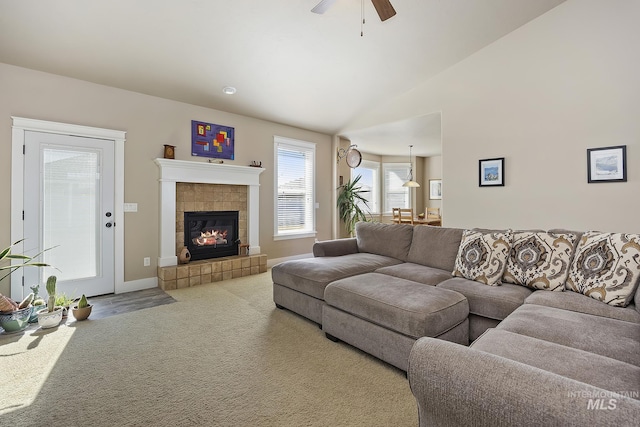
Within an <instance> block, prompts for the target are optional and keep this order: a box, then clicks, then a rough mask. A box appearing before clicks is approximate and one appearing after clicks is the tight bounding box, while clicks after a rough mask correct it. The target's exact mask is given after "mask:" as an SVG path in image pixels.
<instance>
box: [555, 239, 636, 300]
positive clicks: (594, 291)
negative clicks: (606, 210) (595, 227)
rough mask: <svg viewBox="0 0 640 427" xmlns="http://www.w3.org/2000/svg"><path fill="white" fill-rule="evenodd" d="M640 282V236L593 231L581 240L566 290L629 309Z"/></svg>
mask: <svg viewBox="0 0 640 427" xmlns="http://www.w3.org/2000/svg"><path fill="white" fill-rule="evenodd" d="M639 280H640V234H623V233H598V232H594V231H590V232H587V233H585V234H584V235H583V236H582V238H581V239H580V243H579V244H578V248H577V250H576V255H575V257H574V259H573V262H572V263H571V269H570V271H569V277H568V278H567V288H568V289H570V290H572V291H575V292H580V293H582V294H585V295H587V296H590V297H591V298H595V299H597V300H599V301H603V302H606V303H607V304H610V305H613V306H618V307H626V306H627V305H628V304H629V302H630V301H631V299H632V298H633V297H634V293H635V291H636V286H637V285H638V281H639Z"/></svg>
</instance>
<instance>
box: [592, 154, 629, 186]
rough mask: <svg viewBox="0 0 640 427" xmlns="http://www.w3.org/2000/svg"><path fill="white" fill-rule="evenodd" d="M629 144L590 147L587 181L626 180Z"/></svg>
mask: <svg viewBox="0 0 640 427" xmlns="http://www.w3.org/2000/svg"><path fill="white" fill-rule="evenodd" d="M626 181H627V146H626V145H618V146H616V147H603V148H588V149H587V182H589V183H594V182H626Z"/></svg>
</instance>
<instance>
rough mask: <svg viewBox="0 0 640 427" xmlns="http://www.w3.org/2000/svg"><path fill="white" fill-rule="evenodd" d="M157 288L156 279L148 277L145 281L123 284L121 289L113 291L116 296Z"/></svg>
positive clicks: (132, 281)
mask: <svg viewBox="0 0 640 427" xmlns="http://www.w3.org/2000/svg"><path fill="white" fill-rule="evenodd" d="M156 287H158V278H157V277H148V278H146V279H139V280H131V281H129V282H124V284H123V285H122V287H121V288H117V289H116V290H115V293H116V294H123V293H125V292H133V291H141V290H143V289H150V288H156Z"/></svg>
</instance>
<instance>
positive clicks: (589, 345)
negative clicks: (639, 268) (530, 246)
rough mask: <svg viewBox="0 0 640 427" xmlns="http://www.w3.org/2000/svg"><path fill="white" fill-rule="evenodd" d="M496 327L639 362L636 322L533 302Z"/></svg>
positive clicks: (629, 361) (639, 337)
mask: <svg viewBox="0 0 640 427" xmlns="http://www.w3.org/2000/svg"><path fill="white" fill-rule="evenodd" d="M496 329H502V330H505V331H510V332H514V333H516V334H521V335H527V336H529V337H533V338H538V339H540V340H543V341H550V342H554V343H556V344H560V345H564V346H567V347H571V348H577V349H580V350H584V351H588V352H591V353H596V354H599V355H601V356H606V357H610V358H612V359H616V360H620V361H621V362H625V363H630V364H632V365H635V366H640V325H638V324H636V323H631V322H624V321H622V320H616V319H609V318H607V317H601V316H594V315H591V314H584V313H578V312H575V311H569V310H563V309H559V308H552V307H544V306H541V305H537V304H524V305H523V306H521V307H519V308H518V309H516V310H515V311H514V312H513V313H511V314H510V315H509V317H507V318H506V319H504V320H503V321H502V322H501V323H500V324H499V325H498V326H497V327H496ZM566 362H567V363H571V361H566Z"/></svg>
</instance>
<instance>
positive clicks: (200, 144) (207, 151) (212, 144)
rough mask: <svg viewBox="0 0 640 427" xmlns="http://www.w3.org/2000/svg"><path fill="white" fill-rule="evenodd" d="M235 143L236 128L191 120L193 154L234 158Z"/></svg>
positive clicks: (217, 157)
mask: <svg viewBox="0 0 640 427" xmlns="http://www.w3.org/2000/svg"><path fill="white" fill-rule="evenodd" d="M234 144H235V129H234V128H232V127H229V126H222V125H215V124H213V123H204V122H198V121H195V120H191V155H192V156H201V157H214V158H216V159H230V160H233V158H234V151H235V145H234Z"/></svg>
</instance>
